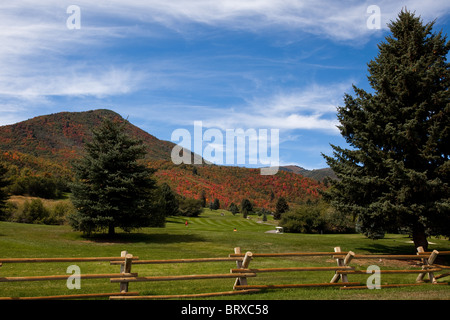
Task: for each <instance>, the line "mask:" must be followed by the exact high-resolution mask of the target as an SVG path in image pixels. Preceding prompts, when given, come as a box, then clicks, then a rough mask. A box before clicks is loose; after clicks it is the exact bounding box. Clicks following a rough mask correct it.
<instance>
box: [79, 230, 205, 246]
mask: <svg viewBox="0 0 450 320" xmlns="http://www.w3.org/2000/svg"><path fill="white" fill-rule="evenodd" d="M79 239H80V240H84V241H91V242H95V243H159V244H167V243H181V242H201V241H204V240H205V239H204V238H203V237H200V236H198V235H192V234H186V235H174V234H169V233H152V234H148V233H140V232H137V233H117V234H115V235H114V236H109V235H108V234H94V235H91V236H89V237H88V236H83V235H80V236H79Z"/></svg>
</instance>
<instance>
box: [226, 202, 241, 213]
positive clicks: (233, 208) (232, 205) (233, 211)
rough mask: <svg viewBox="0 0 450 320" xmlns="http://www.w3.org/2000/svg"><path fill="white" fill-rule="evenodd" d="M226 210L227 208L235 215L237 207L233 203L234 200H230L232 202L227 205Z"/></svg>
mask: <svg viewBox="0 0 450 320" xmlns="http://www.w3.org/2000/svg"><path fill="white" fill-rule="evenodd" d="M228 210H229V211H230V212H231V213H232V214H233V215H235V214H236V213H239V208H238V206H237V205H235V204H234V202H232V203H231V204H230V206H229V207H228Z"/></svg>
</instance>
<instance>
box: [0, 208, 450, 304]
mask: <svg viewBox="0 0 450 320" xmlns="http://www.w3.org/2000/svg"><path fill="white" fill-rule="evenodd" d="M186 221H187V222H188V225H187V226H186V225H185V222H186ZM234 228H236V231H234ZM274 229H275V225H274V223H273V221H271V220H269V221H268V222H267V223H262V221H260V218H259V217H257V216H251V219H243V218H242V217H241V216H233V215H232V214H231V213H230V212H228V211H224V210H217V211H210V210H209V209H205V211H204V213H203V214H202V215H201V216H200V217H198V218H184V217H171V218H169V219H168V220H167V224H166V227H165V228H143V229H141V230H139V231H138V232H135V233H131V234H127V233H120V232H119V233H118V235H117V237H116V238H115V239H114V240H111V239H108V238H106V237H105V236H97V237H95V238H84V237H83V236H82V234H81V233H79V232H73V231H72V230H71V229H70V227H68V226H46V225H31V224H18V223H9V222H0V257H2V258H15V257H17V258H24V257H95V256H119V255H120V252H121V251H122V250H127V251H128V252H129V253H132V254H133V255H135V256H139V258H140V259H141V260H143V259H176V258H186V259H188V258H201V257H226V256H228V254H230V253H233V248H234V247H241V249H242V251H243V252H246V251H251V252H253V253H269V252H295V251H327V252H329V251H333V248H334V247H336V246H340V247H341V248H342V250H343V251H349V250H352V251H354V252H355V253H356V254H374V253H383V254H389V253H390V254H415V249H414V246H413V244H411V243H410V240H411V239H409V238H408V237H407V236H405V235H392V234H389V235H386V237H385V238H384V239H381V240H375V241H374V240H370V239H367V238H365V237H364V236H362V235H359V234H347V235H309V234H288V233H284V234H274V233H267V231H269V230H274ZM429 240H430V241H431V242H432V243H433V244H430V248H429V249H430V250H433V249H437V250H450V242H449V241H448V240H446V239H436V238H430V239H429ZM448 262H449V261H448V260H444V261H441V263H446V264H448ZM414 263H415V262H414V261H400V260H395V261H392V260H391V261H390V260H385V261H378V260H375V261H373V260H372V261H361V260H355V261H354V262H352V264H351V265H352V266H355V267H357V268H358V269H361V270H365V269H366V268H367V266H369V265H371V264H376V265H379V266H380V268H381V269H383V268H389V269H405V268H411V267H413V264H414ZM71 264H73V263H71ZM76 264H77V265H78V266H79V267H80V269H81V272H82V273H116V272H118V271H119V266H117V265H116V266H114V265H113V266H111V265H109V263H108V262H82V263H81V262H80V263H76ZM69 265H70V264H68V263H36V264H3V266H2V267H0V277H2V276H32V275H56V274H66V269H67V267H68V266H69ZM335 265H336V262H335V260H333V259H331V257H311V258H301V259H300V258H292V257H291V258H283V259H279V258H265V259H254V260H253V261H252V262H251V264H250V266H251V267H254V268H270V267H295V266H300V267H302V266H335ZM235 266H236V265H235V263H234V262H213V263H196V264H156V265H134V266H133V269H132V272H138V273H139V276H156V275H182V274H203V273H229V269H231V268H235ZM333 274H334V273H333V271H330V272H296V273H294V272H292V273H262V274H258V276H257V277H256V278H249V279H248V282H249V284H289V283H316V282H329V281H330V279H331V278H332V276H333ZM416 276H417V275H415V274H407V275H398V274H393V275H382V277H381V282H382V284H385V283H412V282H414V280H415V278H416ZM365 279H367V276H366V275H349V281H360V282H362V283H365V281H366V280H365ZM441 281H442V280H441ZM233 283H234V279H218V280H214V281H210V280H192V281H187V280H186V281H165V282H142V283H130V288H129V290H130V291H139V292H140V294H141V295H143V294H144V295H162V294H187V293H204V292H217V291H230V290H232V287H233ZM118 287H119V285H118V284H117V283H110V281H109V279H96V280H82V281H81V289H79V290H69V289H67V287H66V282H65V281H63V280H62V281H34V282H12V283H5V282H0V296H13V297H19V296H39V295H58V294H79V293H96V292H117V291H118ZM215 299H240V300H244V299H251V300H254V299H258V300H298V299H315V300H336V299H346V300H348V299H374V300H396V299H402V300H403V299H424V300H426V299H433V300H437V299H450V288H449V286H448V285H431V284H425V285H423V286H419V287H405V288H395V289H381V290H339V288H297V289H282V290H264V291H261V292H259V293H256V294H249V295H239V296H233V297H230V296H227V297H224V298H221V297H217V298H215Z"/></svg>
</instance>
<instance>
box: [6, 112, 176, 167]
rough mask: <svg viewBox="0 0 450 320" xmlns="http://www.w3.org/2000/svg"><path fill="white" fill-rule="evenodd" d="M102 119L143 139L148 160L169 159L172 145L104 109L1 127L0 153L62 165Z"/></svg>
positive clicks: (77, 153)
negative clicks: (121, 124) (120, 123)
mask: <svg viewBox="0 0 450 320" xmlns="http://www.w3.org/2000/svg"><path fill="white" fill-rule="evenodd" d="M105 118H108V119H116V120H119V121H125V122H126V131H127V132H128V133H129V134H131V135H133V136H134V137H136V138H138V139H141V140H143V142H144V144H145V145H146V146H147V148H148V157H149V158H151V159H157V160H168V159H170V150H172V148H173V146H174V144H173V143H172V142H168V141H163V140H159V139H157V138H156V137H154V136H152V135H151V134H149V133H147V132H145V131H143V130H142V129H140V128H138V127H136V126H134V125H132V124H131V123H129V122H128V121H126V120H124V119H123V118H122V117H121V116H120V115H119V114H117V113H115V112H113V111H111V110H105V109H100V110H93V111H86V112H60V113H55V114H50V115H45V116H39V117H35V118H32V119H29V120H26V121H22V122H19V123H16V124H13V125H7V126H2V127H0V150H5V151H17V152H19V153H25V154H29V155H33V156H36V157H43V158H46V159H58V160H59V161H61V160H62V161H64V162H65V161H66V160H69V159H74V158H77V157H78V155H79V154H80V153H81V152H82V149H83V146H84V143H86V142H87V141H90V140H91V139H92V133H91V132H92V129H94V128H95V127H97V126H99V125H100V123H101V122H102V120H103V119H105Z"/></svg>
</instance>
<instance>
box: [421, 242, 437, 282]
mask: <svg viewBox="0 0 450 320" xmlns="http://www.w3.org/2000/svg"><path fill="white" fill-rule="evenodd" d="M420 252H424V250H423V247H418V248H417V254H419V253H420ZM438 254H439V251H437V250H433V252H431V254H430V256H429V257H428V259H427V258H424V259H422V263H423V266H422V270H424V271H426V269H428V267H429V266H431V265H432V264H433V263H434V260H436V258H437V256H438ZM426 273H428V277H429V278H430V282H431V283H437V281H436V278H435V277H434V273H433V272H424V273H420V274H419V275H418V276H417V278H416V282H421V281H423V278H424V276H425V274H426Z"/></svg>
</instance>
